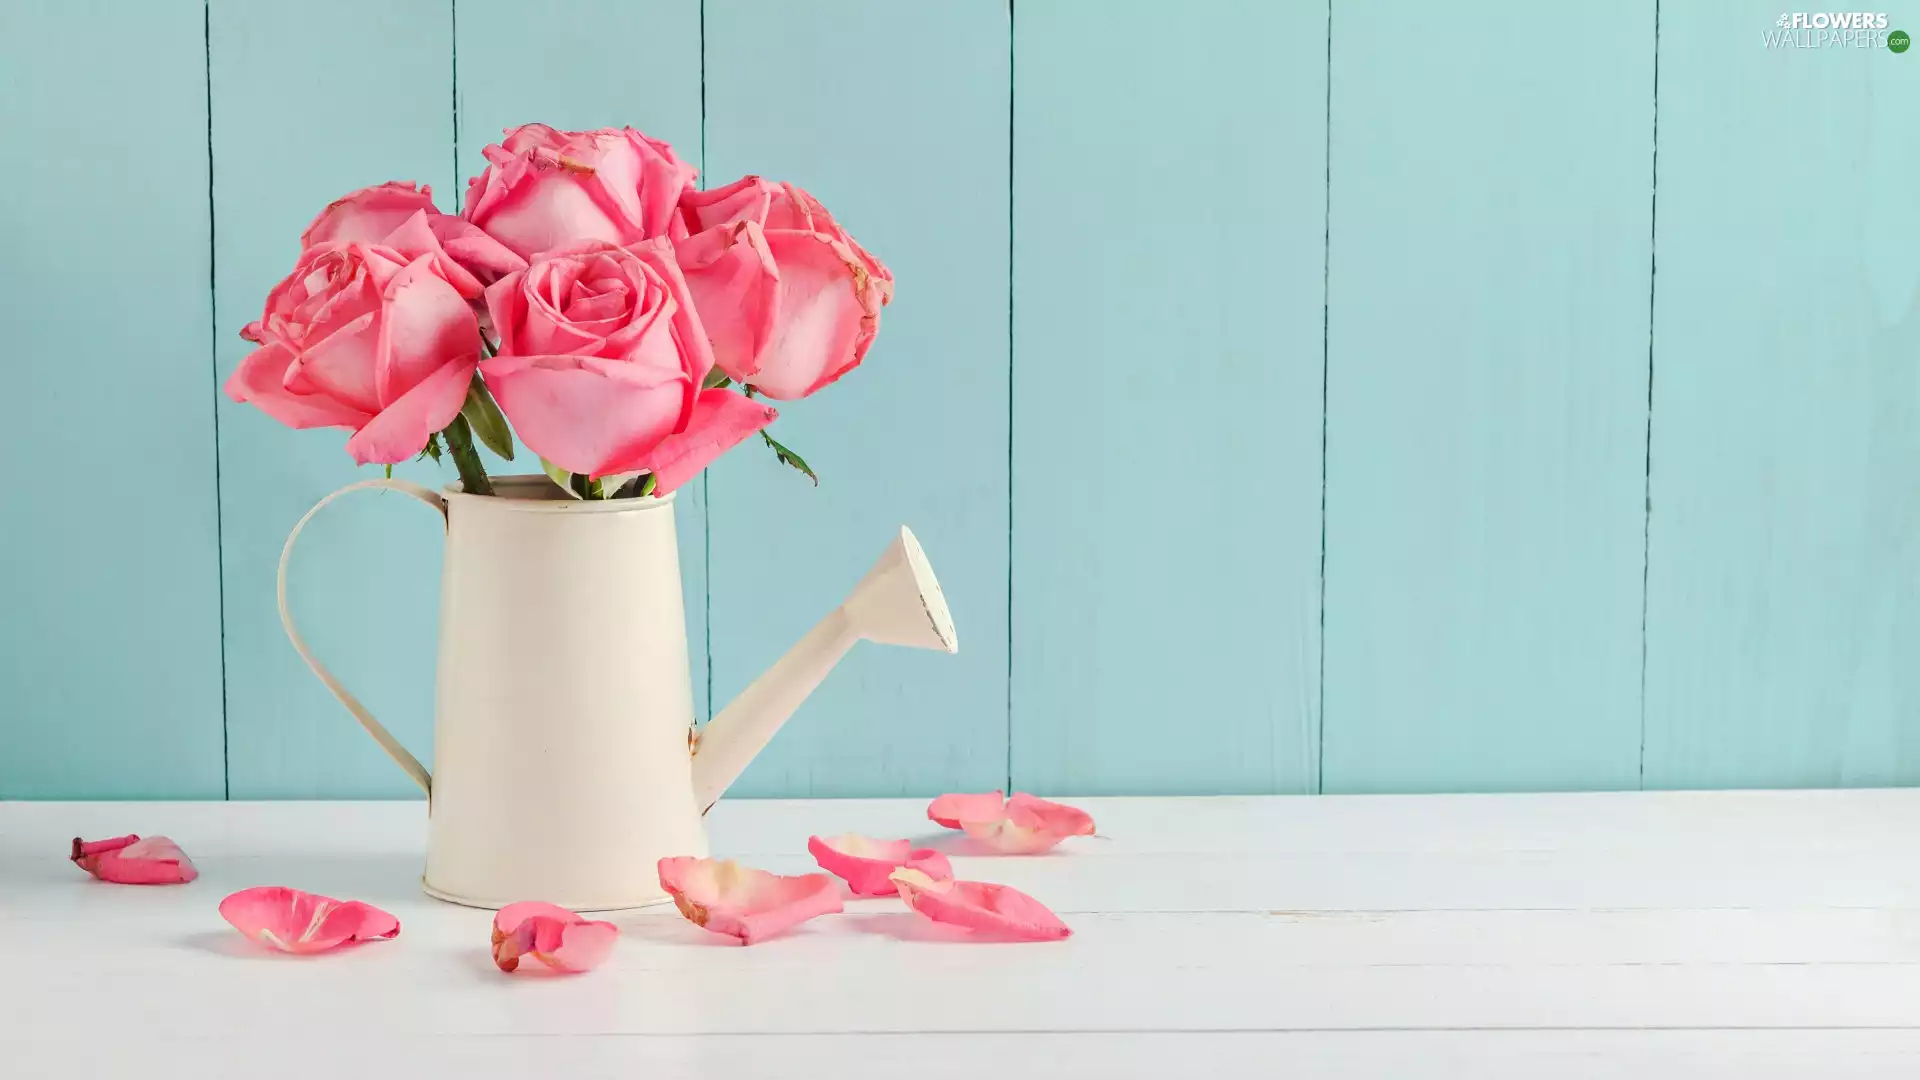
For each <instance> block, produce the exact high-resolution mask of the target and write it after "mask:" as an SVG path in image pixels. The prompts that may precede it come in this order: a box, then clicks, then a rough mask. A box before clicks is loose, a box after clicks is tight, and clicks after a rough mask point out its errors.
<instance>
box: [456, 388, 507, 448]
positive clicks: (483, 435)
mask: <svg viewBox="0 0 1920 1080" xmlns="http://www.w3.org/2000/svg"><path fill="white" fill-rule="evenodd" d="M460 415H461V416H464V417H466V418H467V423H468V424H469V425H470V426H471V427H472V428H473V434H474V437H475V438H478V439H479V440H480V441H481V443H483V444H484V445H485V446H486V448H487V449H489V450H491V451H493V452H494V453H496V454H499V455H500V456H501V457H502V458H505V459H506V460H508V461H512V460H513V429H512V428H510V427H508V426H507V417H506V414H505V413H502V412H501V411H500V404H499V403H498V402H496V401H494V400H493V395H492V394H491V393H489V392H488V390H487V384H486V383H485V382H483V381H482V380H481V378H480V375H479V373H478V372H475V373H474V376H473V381H472V382H471V383H468V384H467V403H466V404H465V405H462V406H461V407H460Z"/></svg>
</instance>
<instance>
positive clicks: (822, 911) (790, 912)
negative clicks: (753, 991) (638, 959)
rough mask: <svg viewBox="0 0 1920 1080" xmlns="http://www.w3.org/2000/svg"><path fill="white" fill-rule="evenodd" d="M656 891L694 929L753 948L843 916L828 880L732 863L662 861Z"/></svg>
mask: <svg viewBox="0 0 1920 1080" xmlns="http://www.w3.org/2000/svg"><path fill="white" fill-rule="evenodd" d="M659 872H660V887H661V888H663V889H665V890H667V893H668V894H669V895H671V896H672V897H673V903H674V906H675V907H677V908H679V909H680V914H682V915H684V916H686V917H687V921H689V922H691V923H693V924H694V925H695V926H702V927H705V928H706V929H708V930H711V931H713V932H714V933H716V934H727V935H730V936H732V937H736V938H738V939H740V943H741V944H742V945H752V944H753V943H754V942H756V941H763V940H765V939H767V938H769V937H772V936H773V935H775V934H779V933H781V932H783V931H786V930H789V929H792V928H793V927H795V926H798V925H799V924H801V923H803V922H806V921H807V920H808V919H811V918H813V917H815V916H817V915H828V914H832V913H835V912H838V911H841V910H844V909H843V908H842V906H841V904H840V891H839V890H838V889H836V888H835V887H834V884H833V878H832V877H830V876H828V875H826V874H800V875H797V876H793V877H786V876H782V875H779V874H771V873H768V872H767V871H765V870H756V869H753V868H752V867H745V866H741V865H740V864H739V863H737V862H734V861H733V860H731V859H696V858H693V857H692V856H686V855H682V856H677V857H674V858H667V859H661V860H660V863H659Z"/></svg>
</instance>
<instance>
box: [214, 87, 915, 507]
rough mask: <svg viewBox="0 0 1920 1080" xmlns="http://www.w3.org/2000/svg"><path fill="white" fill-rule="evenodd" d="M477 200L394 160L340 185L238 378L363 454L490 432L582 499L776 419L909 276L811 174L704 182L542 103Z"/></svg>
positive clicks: (845, 352) (664, 149)
mask: <svg viewBox="0 0 1920 1080" xmlns="http://www.w3.org/2000/svg"><path fill="white" fill-rule="evenodd" d="M485 156H486V159H487V168H486V170H485V171H484V172H482V173H481V174H480V175H479V176H477V177H474V178H473V179H472V180H471V181H469V182H468V185H467V196H466V202H465V209H464V211H463V213H461V214H460V215H458V216H456V215H452V214H445V213H442V212H440V210H438V209H437V208H436V207H435V206H434V202H433V197H432V191H431V189H429V188H426V187H416V186H415V185H413V184H408V183H398V182H390V183H386V184H381V185H379V186H377V187H370V188H364V189H362V190H359V191H355V192H353V193H352V194H349V195H347V196H345V197H343V198H340V199H337V200H335V201H334V202H333V203H331V204H330V205H328V206H327V207H326V209H324V210H322V211H321V212H320V214H319V216H318V217H316V218H315V219H314V220H313V223H312V224H311V225H309V226H307V230H306V232H305V233H303V234H302V235H301V237H300V248H301V250H300V255H299V258H298V259H297V260H296V262H295V263H294V267H293V271H292V273H290V274H288V275H287V276H286V278H285V279H284V280H282V281H281V282H280V283H279V284H278V285H276V286H274V287H273V289H272V291H271V292H270V293H268V295H267V302H266V310H265V311H264V312H263V313H262V314H261V316H260V318H259V319H258V320H257V321H255V322H253V323H250V324H248V326H247V327H246V329H244V330H242V331H241V336H242V337H244V338H246V339H247V340H248V341H251V342H254V343H255V344H257V345H258V346H259V347H258V348H257V349H255V350H254V351H253V352H252V353H251V354H250V355H248V356H247V358H246V359H245V360H243V361H242V362H241V364H240V366H239V368H238V369H237V370H236V371H235V372H234V373H233V376H232V377H231V378H230V379H229V380H228V381H227V384H226V391H227V394H228V395H229V396H230V397H232V398H233V399H234V400H235V401H242V402H251V403H253V404H254V405H256V406H258V407H259V408H260V409H261V410H262V411H263V412H265V413H267V414H268V415H269V416H271V417H273V418H274V419H276V420H279V421H280V422H281V423H283V424H286V425H288V426H289V427H295V428H312V427H336V428H346V429H348V430H350V431H351V432H352V433H353V434H352V435H351V436H350V437H349V438H348V439H347V451H348V453H350V454H351V455H352V456H353V459H354V461H356V462H358V463H359V464H362V465H367V464H378V465H386V466H388V469H389V471H391V467H392V466H393V465H394V464H395V463H397V462H401V461H405V460H408V459H409V458H413V457H416V456H427V457H431V458H433V459H435V460H440V459H441V458H442V456H443V455H444V456H446V457H450V458H452V460H453V463H454V466H455V468H456V469H457V470H458V471H459V475H460V480H461V485H462V488H463V490H465V491H467V492H469V493H472V494H476V495H485V494H491V493H492V487H491V485H490V484H489V482H488V479H487V473H486V469H485V467H484V465H483V462H482V460H481V458H480V454H479V452H478V450H477V448H476V443H477V444H483V445H485V446H487V447H488V448H490V449H491V450H493V452H494V453H496V454H498V455H499V456H500V457H502V458H506V459H512V458H513V456H514V440H515V435H516V434H517V436H518V439H519V442H520V443H521V444H522V445H524V446H525V447H526V448H527V449H529V450H531V451H533V452H534V453H535V454H537V455H539V457H540V459H541V465H542V468H543V469H544V470H545V472H546V473H547V475H549V476H551V477H552V478H553V479H554V481H555V483H557V484H559V485H560V486H561V487H563V488H565V489H566V490H567V491H568V492H569V493H570V494H572V495H574V496H576V497H579V498H634V497H641V496H649V495H663V494H665V493H667V492H669V491H672V490H673V489H674V488H675V487H677V486H679V485H680V484H683V483H685V482H686V481H687V480H688V479H690V478H692V477H694V476H696V475H698V474H699V472H700V470H702V469H704V468H705V467H706V466H707V463H708V462H710V461H712V460H713V459H714V458H716V457H718V456H719V455H720V454H722V453H724V452H725V451H727V450H729V449H731V448H732V447H734V446H735V445H737V444H739V443H740V442H741V441H743V440H745V439H746V438H748V437H750V436H752V435H754V434H756V433H758V434H759V435H760V436H761V439H762V440H763V441H764V442H765V443H766V444H767V445H768V446H769V447H770V448H772V450H773V452H774V453H775V454H776V455H778V457H779V458H780V460H781V461H783V462H785V463H787V464H790V465H793V466H794V467H796V468H798V469H800V470H801V471H803V472H806V473H807V475H808V476H810V477H811V476H812V475H813V473H812V470H811V469H809V468H808V467H807V465H806V463H805V462H804V461H803V460H802V459H801V458H799V457H798V456H797V455H795V454H793V453H792V452H791V451H788V450H787V449H786V448H785V447H783V446H781V445H780V444H779V443H778V442H776V441H775V440H774V439H773V437H772V436H771V435H770V434H768V433H767V431H766V430H765V429H766V426H767V425H768V423H770V422H771V421H772V420H773V419H774V417H775V416H776V413H775V411H774V410H773V408H772V407H770V406H769V405H767V404H766V403H765V402H764V401H763V400H761V399H763V398H772V399H777V400H791V399H794V398H802V397H806V396H808V395H809V394H812V393H813V392H814V391H816V390H819V389H820V388H821V387H823V386H826V385H827V384H828V383H831V382H833V381H834V380H835V379H838V378H839V377H840V376H842V375H844V374H846V373H847V372H848V371H850V370H851V369H853V368H854V367H855V366H857V365H858V364H859V363H860V361H861V358H862V357H864V356H865V355H866V352H867V349H868V347H869V346H870V345H871V344H872V343H873V338H874V335H875V334H876V333H877V332H878V331H879V328H880V309H881V308H882V307H883V306H885V305H886V303H887V302H888V301H889V300H890V299H892V296H893V277H892V275H891V274H889V273H888V272H887V268H886V267H885V266H883V265H882V264H881V263H880V261H879V260H878V259H876V258H874V257H873V256H871V255H869V254H868V253H867V252H866V250H865V249H863V248H862V247H861V246H860V245H859V244H858V243H856V242H854V239H853V237H851V236H849V235H848V234H847V232H846V230H844V229H842V228H841V227H840V226H839V225H838V224H837V223H836V222H835V221H834V219H833V216H832V215H831V214H829V213H827V209H826V207H824V206H822V205H820V203H819V202H818V201H816V200H815V199H814V198H813V197H812V196H811V195H808V194H807V193H806V192H805V191H803V190H801V189H800V188H798V187H795V186H794V185H792V184H784V183H777V182H771V181H767V180H763V179H761V178H760V177H758V176H746V177H743V178H741V179H739V180H737V181H735V182H733V183H731V184H728V185H726V186H725V187H721V188H715V189H713V190H710V191H701V190H698V189H696V188H695V186H694V183H693V181H694V175H695V172H694V169H693V167H692V166H690V165H687V164H686V163H685V162H683V161H681V160H680V159H679V158H677V157H675V156H674V153H673V150H672V148H671V147H669V146H668V145H667V144H666V143H663V142H660V141H658V140H655V139H650V138H648V137H647V136H645V135H643V134H641V133H640V132H638V131H634V130H632V129H631V128H628V129H623V130H613V129H606V130H601V131H580V132H568V131H556V130H554V129H553V128H550V127H547V126H545V125H543V124H527V125H525V126H522V127H518V128H514V129H512V130H509V131H507V132H506V133H505V137H504V138H503V139H502V140H501V142H499V143H498V144H495V145H492V146H489V147H487V148H486V151H485Z"/></svg>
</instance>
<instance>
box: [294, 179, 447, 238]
mask: <svg viewBox="0 0 1920 1080" xmlns="http://www.w3.org/2000/svg"><path fill="white" fill-rule="evenodd" d="M422 210H425V211H426V212H428V213H430V214H433V213H438V212H439V211H438V210H436V209H435V208H434V205H433V189H432V188H431V187H417V186H416V185H414V184H412V183H407V182H403V181H399V180H389V181H387V182H386V183H384V184H376V185H374V186H373V187H366V188H361V189H360V190H358V191H354V192H350V193H348V194H346V195H342V196H341V197H340V198H338V199H335V200H333V201H332V202H330V203H328V204H327V207H326V209H324V210H322V211H320V213H319V214H318V215H316V216H315V217H314V219H313V222H312V223H311V224H309V225H308V226H307V230H306V231H305V232H303V233H301V234H300V247H301V249H302V250H304V249H306V248H310V247H313V246H314V245H316V244H325V243H332V242H353V241H358V242H361V243H368V244H377V243H381V242H383V241H384V240H385V239H386V237H387V235H388V234H389V233H391V232H393V230H394V229H396V228H398V227H399V225H400V223H401V222H404V221H405V220H407V218H409V217H411V216H413V215H414V214H416V213H419V212H420V211H422Z"/></svg>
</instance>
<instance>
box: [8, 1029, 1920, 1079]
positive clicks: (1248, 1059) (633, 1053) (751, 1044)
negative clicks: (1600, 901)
mask: <svg viewBox="0 0 1920 1080" xmlns="http://www.w3.org/2000/svg"><path fill="white" fill-rule="evenodd" d="M60 1036H61V1037H60V1038H55V1037H54V1036H52V1035H50V1034H44V1033H34V1034H32V1035H30V1036H28V1038H27V1039H26V1040H24V1041H22V1042H19V1043H16V1044H15V1045H14V1046H13V1047H12V1048H11V1053H12V1054H13V1055H14V1060H15V1061H18V1062H20V1063H21V1064H22V1065H23V1067H25V1068H27V1069H28V1070H29V1071H30V1072H31V1071H32V1070H33V1068H34V1066H36V1065H38V1066H40V1067H41V1068H40V1070H39V1071H40V1073H44V1074H47V1075H54V1074H58V1073H59V1072H61V1071H62V1070H66V1071H70V1072H76V1073H79V1074H82V1075H89V1076H107V1075H114V1074H118V1073H128V1072H134V1071H137V1070H138V1069H139V1068H140V1067H141V1066H142V1065H143V1064H144V1063H145V1062H146V1061H148V1060H150V1058H151V1055H152V1052H153V1051H152V1048H151V1047H148V1046H135V1045H130V1044H117V1043H116V1042H115V1041H114V1040H112V1039H104V1040H103V1039H99V1038H81V1039H75V1038H73V1037H72V1036H71V1035H69V1034H67V1033H65V1032H62V1033H60ZM180 1048H181V1049H183V1050H184V1051H185V1052H187V1053H190V1054H192V1055H193V1058H194V1062H195V1068H196V1070H199V1071H200V1074H201V1075H203V1076H207V1077H210V1078H212V1080H227V1078H232V1080H245V1078H248V1077H253V1076H258V1075H261V1074H262V1073H271V1074H272V1075H273V1076H275V1077H280V1078H284V1080H331V1078H333V1077H337V1076H340V1075H343V1074H348V1075H351V1074H360V1075H380V1074H381V1073H382V1072H390V1073H395V1074H400V1073H405V1074H407V1075H414V1074H419V1075H429V1074H432V1073H434V1072H436V1071H438V1072H441V1073H446V1074H450V1073H454V1072H456V1071H457V1074H458V1075H460V1076H462V1077H472V1078H475V1080H491V1078H496V1077H497V1078H501V1080H512V1078H517V1077H522V1076H526V1075H528V1074H529V1073H536V1074H545V1075H560V1076H602V1075H644V1076H647V1077H648V1078H649V1080H707V1078H709V1077H713V1076H720V1075H726V1076H779V1077H782V1078H787V1080H816V1078H817V1080H832V1078H838V1077H842V1076H845V1075H846V1074H847V1072H848V1069H849V1064H848V1063H849V1062H859V1063H860V1065H859V1067H860V1068H861V1069H865V1070H871V1071H873V1072H875V1073H881V1074H901V1073H911V1074H912V1075H913V1076H914V1077H916V1078H927V1080H973V1078H975V1077H979V1076H998V1077H1010V1078H1022V1080H1024V1078H1027V1077H1036V1076H1043V1075H1044V1076H1046V1077H1049V1078H1060V1080H1079V1078H1084V1080H1161V1078H1163V1077H1168V1076H1189V1075H1196V1074H1204V1075H1209V1076H1270V1075H1301V1076H1316V1077H1318V1076H1326V1077H1341V1078H1346V1080H1400V1078H1403V1077H1406V1076H1408V1075H1410V1073H1409V1071H1408V1069H1409V1063H1414V1062H1417V1063H1420V1065H1421V1066H1422V1067H1424V1068H1426V1069H1430V1070H1431V1072H1430V1073H1426V1074H1412V1075H1433V1076H1470V1077H1473V1078H1474V1080H1539V1078H1540V1077H1543V1076H1551V1077H1553V1078H1554V1080H1616V1078H1618V1077H1622V1076H1632V1077H1636V1078H1639V1080H1803V1078H1805V1077H1808V1076H1819V1077H1821V1078H1822V1080H1885V1078H1887V1077H1896V1076H1901V1075H1904V1073H1905V1072H1906V1071H1907V1070H1908V1069H1910V1067H1911V1063H1912V1061H1913V1060H1914V1058H1915V1056H1916V1055H1920V1032H1915V1031H1806V1030H1798V1031H1729V1030H1698V1029H1696V1030H1686V1031H1671V1030H1667V1031H1548V1032H1542V1031H1312V1032H1269V1031H1240V1032H1205V1033H1196V1032H1025V1033H1004V1032H967V1033H964V1034H956V1035H943V1034H924V1033H919V1032H914V1033H907V1034H896V1035H850V1034H826V1035H816V1034H808V1035H584V1036H574V1037H572V1038H568V1039H551V1038H544V1037H540V1036H520V1037H516V1036H506V1037H490V1038H484V1039H473V1038H460V1037H447V1036H425V1035H413V1036H403V1037H400V1038H395V1039H391V1040H388V1039H382V1040H378V1041H372V1040H339V1041H333V1042H316V1043H315V1044H313V1045H312V1046H310V1047H303V1048H302V1049H301V1052H300V1053H299V1054H297V1055H289V1054H288V1053H287V1050H286V1046H285V1045H284V1044H283V1043H278V1042H268V1041H265V1040H253V1039H250V1038H248V1037H246V1036H244V1035H241V1036H235V1035H233V1034H232V1033H223V1034H221V1035H220V1036H218V1037H217V1039H216V1038H214V1037H208V1038H205V1039H198V1038H196V1039H192V1040H190V1041H187V1042H186V1043H185V1044H184V1046H181V1047H180ZM35 1075H38V1074H37V1073H36V1074H35Z"/></svg>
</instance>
